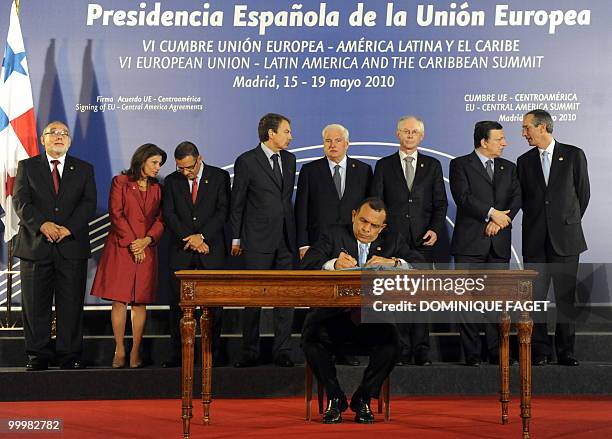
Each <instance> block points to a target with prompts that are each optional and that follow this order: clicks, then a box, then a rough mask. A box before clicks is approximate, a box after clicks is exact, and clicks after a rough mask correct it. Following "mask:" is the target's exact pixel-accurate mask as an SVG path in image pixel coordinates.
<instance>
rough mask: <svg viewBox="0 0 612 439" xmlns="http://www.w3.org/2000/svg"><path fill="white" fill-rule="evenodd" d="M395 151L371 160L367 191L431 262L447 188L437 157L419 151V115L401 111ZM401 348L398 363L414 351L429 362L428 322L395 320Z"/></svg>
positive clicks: (418, 360)
mask: <svg viewBox="0 0 612 439" xmlns="http://www.w3.org/2000/svg"><path fill="white" fill-rule="evenodd" d="M396 135H397V138H398V139H399V141H400V147H399V151H398V152H397V153H395V154H392V155H390V156H387V157H384V158H382V159H380V160H379V161H378V163H377V164H376V171H375V172H374V181H373V183H372V190H371V194H372V195H373V196H375V197H379V198H381V199H382V200H383V201H384V202H385V204H386V206H387V209H388V223H389V226H390V227H391V228H392V229H393V230H397V231H398V232H400V233H401V234H402V235H403V236H405V237H406V239H407V240H408V242H409V244H410V246H411V247H413V248H416V249H417V250H418V251H419V252H420V253H421V255H423V257H424V258H425V261H426V263H425V265H424V266H425V267H427V268H430V269H431V268H433V261H434V256H433V249H434V245H435V244H436V242H437V241H438V237H439V236H440V235H441V234H442V231H443V229H444V220H445V219H446V209H447V207H448V201H447V200H446V189H445V188H444V180H443V178H442V166H441V165H440V162H439V161H438V160H437V159H435V158H433V157H430V156H428V155H425V154H422V153H421V152H419V151H418V147H419V145H420V144H421V142H422V141H423V138H424V136H425V125H424V123H423V121H422V120H421V119H419V118H417V117H415V116H404V117H402V118H400V120H399V121H398V123H397V130H396ZM398 330H399V333H400V340H401V343H402V354H401V355H400V358H399V364H409V363H411V361H412V357H413V355H414V362H415V364H417V365H421V366H423V365H431V359H430V358H429V325H428V324H427V323H401V324H398Z"/></svg>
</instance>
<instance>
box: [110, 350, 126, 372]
mask: <svg viewBox="0 0 612 439" xmlns="http://www.w3.org/2000/svg"><path fill="white" fill-rule="evenodd" d="M112 366H113V369H122V368H123V367H125V355H123V356H122V357H120V356H119V355H117V354H115V356H114V357H113V364H112Z"/></svg>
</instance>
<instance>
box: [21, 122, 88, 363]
mask: <svg viewBox="0 0 612 439" xmlns="http://www.w3.org/2000/svg"><path fill="white" fill-rule="evenodd" d="M40 141H41V143H42V144H43V146H44V148H45V153H43V154H40V155H38V156H36V157H31V158H28V159H25V160H22V161H20V162H19V165H18V168H17V175H16V177H15V186H14V194H13V204H14V206H15V210H16V212H17V215H18V216H19V220H20V221H19V233H18V235H17V237H16V239H15V256H17V257H19V258H20V259H21V293H22V306H23V320H24V325H23V326H24V335H25V345H26V353H27V355H28V362H27V365H26V369H27V370H29V371H32V370H45V369H47V367H48V365H49V362H50V361H52V360H53V359H56V360H57V361H58V362H59V365H60V367H61V368H62V369H81V368H83V367H84V364H83V362H82V360H81V352H82V347H83V328H82V312H83V301H84V297H85V285H86V281H87V259H88V258H89V257H90V255H91V251H90V246H89V226H88V223H89V221H91V219H92V218H93V216H94V214H95V209H96V183H95V180H94V170H93V166H92V165H91V164H89V163H87V162H85V161H83V160H79V159H77V158H75V157H72V156H69V155H66V153H67V152H68V149H69V148H70V143H71V139H70V131H69V130H68V127H67V126H66V125H65V124H64V123H62V122H57V121H56V122H51V123H50V124H49V125H47V127H46V128H45V129H44V131H43V134H42V136H41V138H40ZM54 300H55V309H56V313H57V338H56V341H55V347H54V346H53V343H52V341H51V306H52V304H53V302H54Z"/></svg>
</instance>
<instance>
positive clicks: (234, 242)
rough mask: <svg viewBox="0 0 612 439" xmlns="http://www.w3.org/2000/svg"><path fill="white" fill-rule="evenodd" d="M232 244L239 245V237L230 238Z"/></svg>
mask: <svg viewBox="0 0 612 439" xmlns="http://www.w3.org/2000/svg"><path fill="white" fill-rule="evenodd" d="M232 245H240V238H234V239H232Z"/></svg>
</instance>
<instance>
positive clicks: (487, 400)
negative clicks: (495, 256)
mask: <svg viewBox="0 0 612 439" xmlns="http://www.w3.org/2000/svg"><path fill="white" fill-rule="evenodd" d="M303 404H304V403H303V400H302V399H301V398H274V399H218V400H215V401H214V402H213V404H212V408H211V415H212V420H213V423H212V425H210V426H207V427H205V426H203V425H202V424H201V419H200V417H201V413H202V411H201V404H200V403H199V401H197V402H196V403H195V404H194V418H193V419H192V425H191V437H192V438H194V439H195V438H277V439H281V438H287V437H289V438H309V439H318V438H332V437H333V438H343V437H346V438H349V437H350V438H351V439H355V438H361V437H363V438H366V437H367V438H372V437H373V436H374V435H380V436H379V438H380V439H382V438H383V437H385V438H388V437H391V438H419V439H434V438H435V439H437V438H445V439H446V438H491V439H497V438H515V439H519V438H520V437H521V423H520V418H519V407H518V404H519V402H518V400H517V399H513V400H512V401H511V403H510V424H509V425H501V424H500V422H499V418H500V416H499V404H498V403H497V401H496V398H494V397H470V398H460V397H454V398H449V397H440V398H425V397H420V398H417V397H415V398H392V401H391V409H392V412H391V417H392V419H391V421H390V422H384V421H383V420H382V416H378V417H377V422H376V423H375V424H374V425H357V424H355V423H353V422H352V418H351V416H350V414H351V413H350V412H346V413H345V414H346V416H345V422H344V423H342V424H340V425H322V424H320V423H319V422H318V415H316V416H315V418H314V420H313V421H312V422H305V421H304V420H303V416H304V410H303V407H304V405H303ZM180 406H181V402H180V401H179V400H137V401H59V402H10V403H0V419H3V422H5V420H6V419H12V418H24V417H27V418H45V419H52V418H61V419H63V421H64V431H63V432H62V433H55V434H50V433H32V434H30V433H19V434H17V433H14V434H13V433H0V437H2V438H9V439H10V438H14V439H26V438H41V439H42V438H78V439H82V438H93V439H98V438H99V439H109V438H113V439H120V438H126V439H128V438H130V439H137V438H142V439H149V438H180V437H182V426H181V422H180V419H179V417H180ZM532 407H533V409H532V421H531V433H532V438H535V439H545V438H572V439H582V438H583V439H600V438H601V439H604V438H607V439H609V438H612V397H611V398H591V397H584V398H579V397H563V398H561V397H537V398H534V400H533V404H532ZM314 408H315V404H313V409H314ZM373 408H374V407H373ZM1 430H2V429H1V428H0V431H1Z"/></svg>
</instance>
